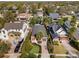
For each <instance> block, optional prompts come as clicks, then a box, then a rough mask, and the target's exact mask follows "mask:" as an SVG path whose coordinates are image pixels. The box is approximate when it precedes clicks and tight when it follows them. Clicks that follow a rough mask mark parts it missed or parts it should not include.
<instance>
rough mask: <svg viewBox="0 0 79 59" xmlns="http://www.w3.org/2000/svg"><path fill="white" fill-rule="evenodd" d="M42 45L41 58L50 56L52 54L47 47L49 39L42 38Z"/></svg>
mask: <svg viewBox="0 0 79 59" xmlns="http://www.w3.org/2000/svg"><path fill="white" fill-rule="evenodd" d="M40 45H41V50H42V53H41V58H50V54H49V52H48V49H47V39H46V40H42V43H41V44H40Z"/></svg>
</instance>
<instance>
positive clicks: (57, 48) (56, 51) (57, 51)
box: [53, 44, 67, 58]
mask: <svg viewBox="0 0 79 59" xmlns="http://www.w3.org/2000/svg"><path fill="white" fill-rule="evenodd" d="M66 52H67V51H66V50H65V48H64V47H63V46H62V45H61V44H60V45H54V50H53V54H66ZM58 57H61V58H64V57H66V56H55V58H58Z"/></svg>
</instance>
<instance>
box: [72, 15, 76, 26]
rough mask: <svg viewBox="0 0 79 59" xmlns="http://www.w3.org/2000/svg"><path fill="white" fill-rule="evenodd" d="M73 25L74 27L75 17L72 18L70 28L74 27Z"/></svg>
mask: <svg viewBox="0 0 79 59" xmlns="http://www.w3.org/2000/svg"><path fill="white" fill-rule="evenodd" d="M75 25H76V17H75V16H72V20H71V26H75Z"/></svg>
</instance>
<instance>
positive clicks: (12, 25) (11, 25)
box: [4, 22, 23, 30]
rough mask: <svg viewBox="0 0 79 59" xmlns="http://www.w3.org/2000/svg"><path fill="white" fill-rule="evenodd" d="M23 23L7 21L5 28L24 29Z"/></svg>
mask: <svg viewBox="0 0 79 59" xmlns="http://www.w3.org/2000/svg"><path fill="white" fill-rule="evenodd" d="M22 26H23V23H22V22H21V23H5V26H4V29H6V30H10V29H19V30H20V29H22Z"/></svg>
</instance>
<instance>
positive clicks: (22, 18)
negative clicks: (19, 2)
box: [16, 13, 32, 21]
mask: <svg viewBox="0 0 79 59" xmlns="http://www.w3.org/2000/svg"><path fill="white" fill-rule="evenodd" d="M31 16H32V15H31V14H28V13H20V14H18V15H17V18H16V19H17V20H19V21H28V20H29V19H30V17H31Z"/></svg>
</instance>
